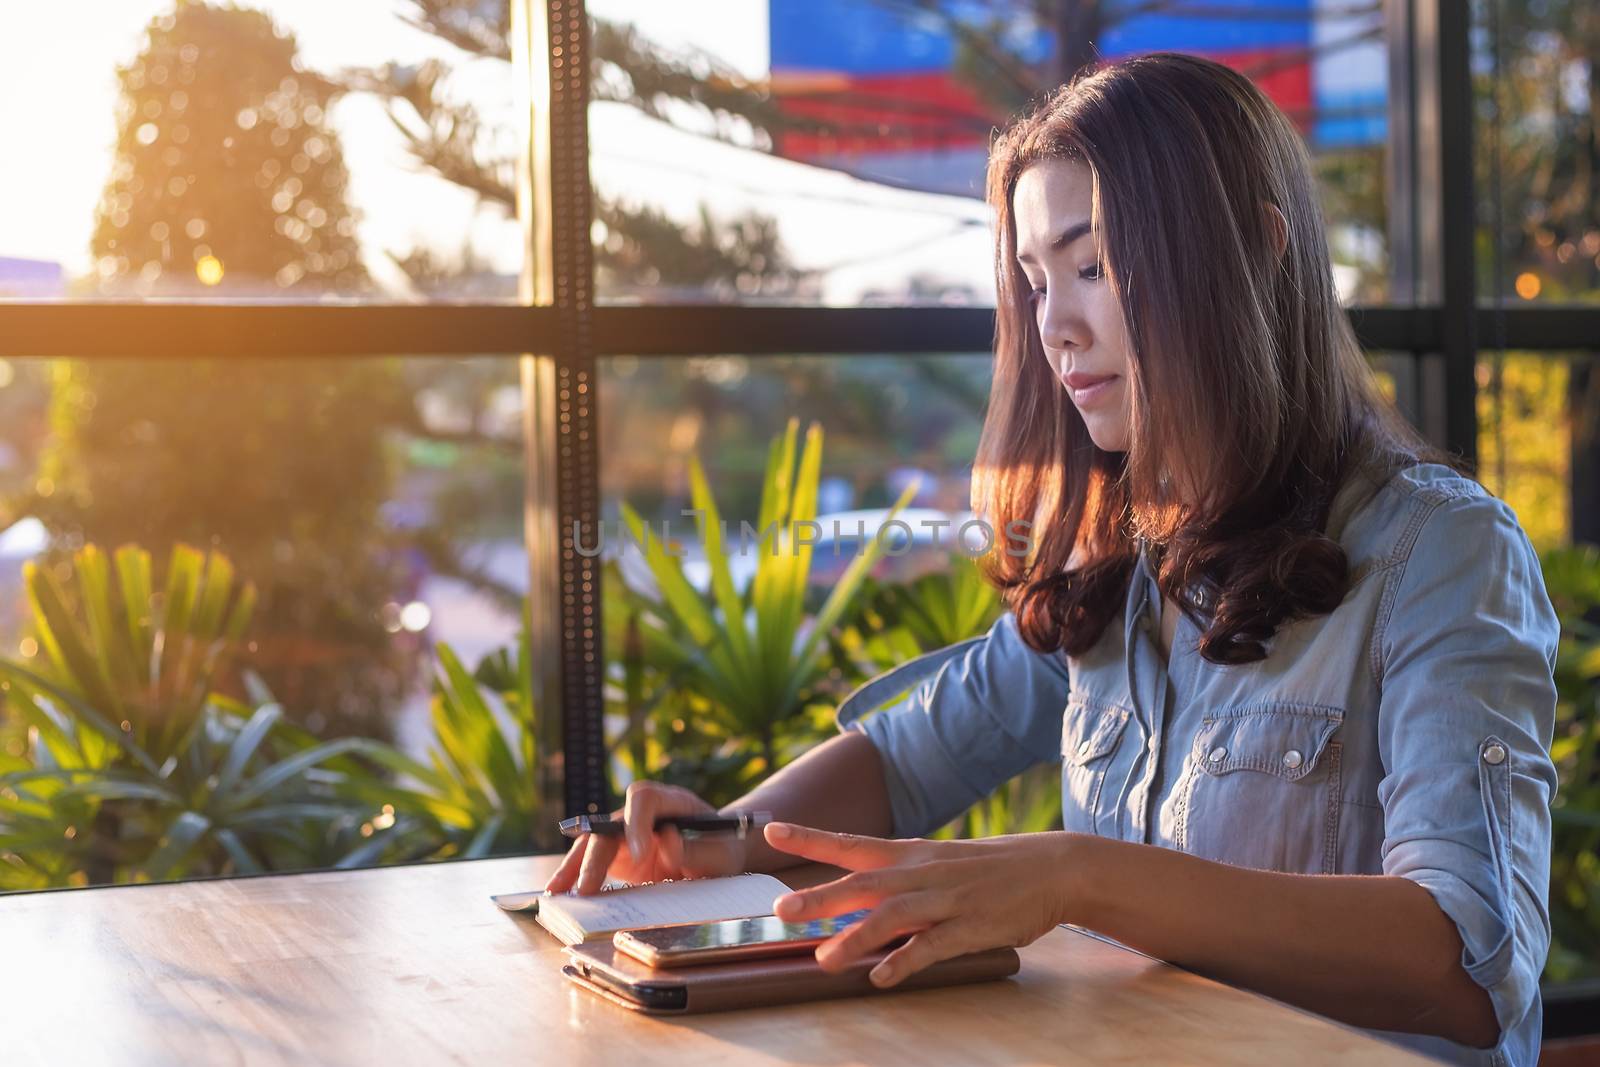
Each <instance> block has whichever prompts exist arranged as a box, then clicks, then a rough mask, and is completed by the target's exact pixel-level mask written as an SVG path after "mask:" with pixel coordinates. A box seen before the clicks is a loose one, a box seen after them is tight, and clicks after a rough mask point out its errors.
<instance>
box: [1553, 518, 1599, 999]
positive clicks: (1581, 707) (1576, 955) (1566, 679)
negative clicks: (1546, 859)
mask: <svg viewBox="0 0 1600 1067" xmlns="http://www.w3.org/2000/svg"><path fill="white" fill-rule="evenodd" d="M1543 563H1544V577H1545V584H1546V586H1547V588H1548V589H1549V592H1550V598H1551V600H1552V602H1553V603H1554V604H1555V606H1556V611H1557V613H1558V614H1559V615H1560V616H1561V648H1560V652H1559V654H1558V657H1557V660H1556V687H1557V692H1558V694H1559V703H1558V704H1557V708H1556V731H1555V741H1554V743H1553V744H1552V745H1551V747H1550V755H1551V757H1552V758H1553V759H1554V760H1555V763H1556V769H1557V771H1558V773H1559V775H1560V782H1561V784H1560V788H1559V791H1558V793H1557V795H1556V800H1555V804H1554V806H1553V807H1552V808H1551V812H1550V814H1551V817H1552V820H1553V823H1554V841H1553V844H1552V856H1551V865H1550V925H1551V929H1552V934H1553V944H1552V945H1551V949H1550V962H1549V965H1548V967H1547V970H1546V975H1547V977H1549V978H1551V979H1555V980H1567V979H1575V978H1600V547H1596V546H1594V545H1583V546H1578V547H1574V548H1563V549H1557V550H1554V551H1551V552H1547V553H1545V555H1544V557H1543Z"/></svg>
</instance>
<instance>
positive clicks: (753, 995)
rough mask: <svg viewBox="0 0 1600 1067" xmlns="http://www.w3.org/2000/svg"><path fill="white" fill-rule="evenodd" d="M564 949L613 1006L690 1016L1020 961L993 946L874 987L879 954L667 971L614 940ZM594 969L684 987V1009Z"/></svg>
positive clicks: (956, 975)
mask: <svg viewBox="0 0 1600 1067" xmlns="http://www.w3.org/2000/svg"><path fill="white" fill-rule="evenodd" d="M566 953H567V957H568V962H567V964H566V966H564V967H563V968H562V973H563V974H565V975H566V976H567V978H569V979H570V980H571V981H573V982H575V983H576V984H578V985H580V986H583V987H584V988H586V989H588V990H590V991H591V992H594V993H598V994H599V995H600V996H602V997H604V998H605V999H607V1000H609V1001H611V1002H613V1003H615V1004H620V1005H622V1006H623V1007H625V1008H629V1009H631V1010H633V1011H640V1012H646V1013H648V1014H652V1015H691V1014H696V1013H699V1012H709V1011H727V1010H730V1009H734V1008H754V1007H761V1006H763V1005H768V1004H793V1003H797V1002H800V1001H806V1000H827V999H829V998H832V997H851V996H865V995H870V994H877V993H893V992H896V991H899V990H903V989H930V988H934V987H936V986H946V985H959V984H962V983H967V982H985V981H992V980H994V979H997V978H1006V977H1009V976H1010V975H1013V974H1016V973H1017V971H1018V970H1019V969H1020V968H1021V966H1022V960H1021V958H1020V957H1018V955H1017V950H1016V949H1013V948H992V949H987V950H985V951H983V952H973V953H969V954H968V955H965V956H957V957H955V958H954V959H949V960H943V961H941V962H939V963H936V964H934V965H933V966H931V967H927V968H925V969H923V970H921V971H918V972H917V973H916V974H914V975H912V976H911V977H909V978H906V979H905V980H903V981H901V982H900V984H899V985H896V986H895V987H894V988H892V989H879V988H878V987H877V986H875V985H873V984H872V982H871V980H870V979H868V977H867V972H869V971H871V970H872V968H873V967H874V966H875V965H876V964H877V963H878V961H879V960H881V959H883V957H884V956H886V955H888V953H887V952H882V951H880V952H876V953H873V954H871V955H869V956H867V957H865V958H863V959H861V960H858V961H856V963H855V964H853V965H852V966H851V967H849V968H848V969H846V970H844V971H841V972H840V973H838V974H829V973H828V972H827V971H824V970H823V969H822V968H821V966H819V965H818V964H817V961H816V957H815V956H812V955H810V954H807V955H803V956H778V957H766V958H762V959H753V960H740V961H737V962H730V963H707V964H702V965H700V966H698V967H685V968H681V969H677V970H665V969H655V968H651V967H647V966H646V965H645V964H643V963H640V962H639V961H638V960H636V959H634V958H633V957H632V956H629V955H628V954H627V953H623V952H618V951H617V949H616V946H615V945H612V944H610V943H607V942H589V943H587V944H581V945H573V946H572V947H570V948H568V949H567V950H566ZM595 971H601V972H604V973H607V974H609V975H611V976H613V977H614V978H616V979H617V980H619V981H621V982H624V983H628V984H634V983H641V982H642V983H648V984H649V985H652V986H657V987H662V988H671V989H682V990H684V994H685V995H684V998H683V999H684V1003H683V1006H682V1007H680V1008H658V1007H652V1006H649V1005H646V1004H641V1003H640V1002H639V1001H637V1000H634V999H632V998H630V997H628V996H626V995H625V994H623V993H622V992H619V991H617V990H614V989H612V988H611V987H609V986H604V985H600V984H599V983H597V982H595V981H594V980H593V978H592V977H590V975H591V973H592V972H595Z"/></svg>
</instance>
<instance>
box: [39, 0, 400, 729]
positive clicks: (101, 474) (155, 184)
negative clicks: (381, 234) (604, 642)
mask: <svg viewBox="0 0 1600 1067" xmlns="http://www.w3.org/2000/svg"><path fill="white" fill-rule="evenodd" d="M118 79H119V83H120V86H121V97H120V102H119V111H118V115H117V120H118V124H117V141H116V150H115V156H114V162H113V166H112V171H111V174H110V176H109V179H108V181H107V183H106V187H105V191H104V194H103V196H102V198H101V202H100V207H99V210H98V212H97V215H96V225H95V229H94V235H93V239H92V252H93V254H94V256H95V260H96V263H97V268H98V285H99V287H100V294H101V295H103V296H107V297H119V298H129V297H145V296H161V297H175V296H193V295H197V294H200V293H205V294H207V295H211V296H226V297H230V298H241V297H243V298H258V297H261V296H272V297H279V298H281V297H285V296H287V297H291V298H293V299H297V300H315V299H318V298H319V297H321V296H323V295H325V294H327V293H351V292H359V291H361V290H362V289H363V288H364V287H365V286H366V284H367V278H366V271H365V268H364V267H363V266H362V263H361V258H360V249H359V247H358V244H357V241H356V235H355V221H356V219H355V215H354V213H353V211H352V209H351V207H350V205H349V204H348V202H347V187H348V183H349V176H348V173H347V171H346V168H345V164H344V160H343V155H342V151H341V147H340V143H339V138H338V135H337V134H336V133H335V132H334V130H333V128H332V126H331V124H330V120H329V117H328V110H329V107H330V106H331V100H332V94H333V87H332V86H331V85H330V84H329V83H327V82H326V81H324V80H322V79H320V78H318V77H317V76H315V75H313V74H310V73H308V72H306V71H305V70H303V69H301V67H300V66H299V64H298V61H297V55H296V45H295V42H294V40H293V38H291V37H288V36H285V35H283V34H281V33H279V32H278V31H277V29H276V28H275V27H274V25H273V23H272V20H271V19H270V18H269V17H268V16H267V15H265V14H264V13H262V12H259V11H253V10H248V9H244V8H236V7H232V6H220V5H216V6H214V5H211V4H207V3H203V2H199V0H180V2H178V3H177V4H176V6H175V7H174V9H173V10H172V12H171V13H170V14H168V15H165V16H163V17H161V18H158V19H156V20H154V21H152V22H151V23H150V25H149V26H148V27H147V30H146V34H145V40H144V44H143V48H142V50H141V51H140V53H139V54H138V55H137V56H136V57H135V58H134V59H133V60H132V62H130V63H129V64H128V65H127V66H125V67H123V68H122V69H121V70H119V71H118ZM293 355H295V354H294V353H285V357H290V356H293ZM397 367H398V363H397V361H394V360H353V361H341V362H339V363H337V364H328V363H308V362H305V361H304V360H301V359H295V358H273V359H251V360H246V359H239V358H229V357H226V356H224V355H221V354H219V355H218V356H217V357H216V358H211V359H187V360H92V361H75V362H69V361H61V362H58V363H55V364H54V365H53V366H52V368H51V371H52V373H51V400H50V411H49V437H48V439H47V441H46V443H45V446H44V448H43V450H42V455H41V457H40V460H39V469H38V477H37V478H36V480H35V482H34V484H33V486H32V492H31V493H29V494H27V496H26V497H25V498H23V499H21V500H18V501H16V502H14V505H13V507H14V510H15V511H16V513H18V514H31V515H34V516H37V517H38V518H39V519H41V520H42V521H43V522H44V523H45V525H46V526H47V527H48V529H49V531H50V534H51V539H52V547H53V549H54V553H55V557H54V558H62V557H63V556H64V555H65V554H66V553H70V552H71V551H72V550H73V549H75V548H78V547H81V546H82V545H85V544H88V543H91V542H92V543H97V544H103V545H117V544H125V543H135V544H139V545H143V546H144V547H146V548H147V549H149V550H151V551H153V552H156V553H158V554H164V553H165V552H166V551H168V550H169V549H170V548H171V547H172V546H173V545H176V544H179V543H189V544H195V545H202V546H206V547H209V548H216V549H218V550H220V551H222V552H225V553H227V554H228V556H229V557H230V558H231V559H232V560H233V561H234V563H235V564H236V565H237V566H239V567H240V568H241V569H242V570H243V571H244V572H245V573H247V574H249V575H250V577H251V579H252V580H253V581H254V582H255V584H256V588H257V589H258V590H259V593H260V603H259V604H258V605H257V611H256V629H255V632H254V633H253V637H254V638H255V641H254V644H253V645H252V646H251V647H248V648H244V649H240V650H239V651H238V659H239V661H240V663H241V665H242V666H247V667H251V668H253V669H254V670H256V671H257V672H258V673H260V674H261V675H262V676H263V677H264V678H265V679H266V680H267V682H268V684H269V685H270V686H271V687H272V688H273V690H274V691H275V692H276V693H277V694H278V695H279V697H280V698H281V699H282V701H283V702H284V704H285V706H286V707H287V708H288V709H289V710H290V711H291V712H292V713H294V716H295V718H296V719H297V720H300V721H302V722H304V723H306V724H308V725H309V726H311V727H312V728H313V729H316V730H319V731H320V730H326V729H329V728H342V729H344V730H354V731H357V732H361V733H365V734H368V735H371V736H384V735H385V733H386V732H387V728H388V721H389V716H388V714H387V712H388V709H389V708H390V707H391V706H392V705H393V703H394V702H395V701H396V700H397V699H398V698H399V697H400V695H401V694H402V693H403V692H405V691H406V690H407V689H408V688H409V686H410V683H411V681H412V679H413V677H414V671H415V669H416V663H415V661H416V653H415V650H414V649H412V648H408V647H407V646H406V645H405V644H404V643H403V642H399V641H396V640H394V639H393V638H392V637H391V635H390V634H389V633H388V632H386V631H385V629H384V626H383V622H382V620H381V618H380V615H379V609H380V608H381V607H382V605H384V604H385V603H386V602H388V601H390V600H391V599H393V598H394V597H395V595H397V593H398V592H399V591H400V589H401V587H402V585H403V575H402V573H401V571H400V567H399V561H398V550H397V547H396V546H394V545H392V543H391V544H389V545H388V546H387V547H388V548H389V550H388V551H385V550H384V549H385V547H386V541H385V532H386V531H385V529H384V526H383V525H382V524H381V523H380V522H379V519H378V510H377V509H378V506H379V505H380V504H381V503H382V502H383V501H384V500H385V499H386V498H387V496H388V490H389V483H390V471H389V457H388V456H387V454H386V451H385V441H384V435H383V430H384V428H385V427H386V426H388V425H392V424H403V423H405V422H406V421H408V419H409V418H410V411H411V399H410V396H409V393H408V391H406V390H404V389H403V388H402V387H401V385H400V379H399V377H398V375H397ZM232 688H233V692H234V695H236V696H239V695H242V691H241V690H240V689H239V688H238V687H237V686H234V687H232Z"/></svg>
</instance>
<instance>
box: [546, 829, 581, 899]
mask: <svg viewBox="0 0 1600 1067" xmlns="http://www.w3.org/2000/svg"><path fill="white" fill-rule="evenodd" d="M589 836H590V835H588V834H579V835H578V839H577V840H576V841H574V842H573V843H572V847H571V848H569V849H567V854H566V855H565V856H563V857H562V859H561V866H559V867H557V868H556V873H554V874H552V875H551V876H550V880H549V881H548V882H546V883H545V884H544V888H545V892H547V893H565V892H566V891H567V890H569V889H571V888H572V883H574V882H576V881H577V880H578V869H579V865H580V864H582V863H583V852H584V846H585V845H587V844H588V843H589Z"/></svg>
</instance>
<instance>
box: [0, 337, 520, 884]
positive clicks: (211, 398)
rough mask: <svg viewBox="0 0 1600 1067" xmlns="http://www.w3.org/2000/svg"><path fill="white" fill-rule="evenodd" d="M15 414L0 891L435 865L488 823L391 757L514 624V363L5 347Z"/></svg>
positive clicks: (424, 731)
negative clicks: (59, 772) (67, 789)
mask: <svg viewBox="0 0 1600 1067" xmlns="http://www.w3.org/2000/svg"><path fill="white" fill-rule="evenodd" d="M0 413H3V415H4V418H0V492H3V494H4V496H3V498H0V499H3V500H4V501H5V504H6V511H5V512H4V514H3V515H0V608H3V612H0V685H3V686H4V689H3V691H0V889H21V888H37V887H41V886H46V885H71V884H86V883H90V882H103V881H132V880H139V879H143V878H151V879H162V878H178V877H189V876H199V875H205V874H226V873H242V872H246V871H249V870H252V869H267V870H270V869H291V868H304V867H317V866H327V865H331V864H334V863H339V862H346V863H352V864H366V863H375V862H390V861H397V860H403V859H419V858H428V857H444V856H450V855H455V854H459V852H460V851H461V849H462V848H463V847H464V845H465V842H466V841H467V840H470V833H471V827H472V826H473V825H478V826H481V825H482V824H483V823H485V822H487V821H488V819H489V818H491V817H492V816H493V815H495V812H492V811H487V810H477V811H471V810H469V809H470V808H471V805H470V804H469V805H468V808H467V809H463V810H462V811H461V812H460V813H459V816H461V817H457V816H452V817H451V819H448V820H447V819H444V818H443V817H442V813H443V812H444V811H445V810H446V809H445V808H440V807H437V806H435V805H434V803H433V802H432V801H430V796H432V797H433V799H434V801H436V800H437V799H438V794H440V793H441V792H448V789H447V787H446V785H445V783H444V782H443V781H434V780H433V779H431V778H427V777H416V778H413V777H410V776H409V775H407V774H403V773H399V769H400V767H401V764H402V762H403V760H402V756H406V757H410V758H414V759H418V760H421V761H423V763H424V765H426V764H428V763H429V761H430V757H431V754H432V753H433V752H434V751H436V750H438V749H440V747H441V744H442V741H441V739H440V736H439V735H438V733H437V732H436V726H435V722H434V719H433V715H432V714H431V713H430V693H431V692H432V689H433V685H432V683H433V679H434V676H435V674H436V671H437V667H438V665H439V664H440V663H443V662H445V659H446V657H445V652H444V649H445V648H446V647H447V646H448V647H449V648H450V649H451V650H452V651H453V652H454V654H455V656H456V657H457V658H458V659H459V660H460V661H461V662H462V663H463V664H464V665H465V667H466V669H467V670H469V671H470V670H472V669H474V668H475V667H477V666H478V665H479V664H480V662H481V661H483V660H484V658H485V657H486V656H488V655H489V654H490V653H493V652H496V651H498V650H500V649H503V648H505V647H507V646H509V645H514V644H515V642H516V638H517V634H518V631H519V630H520V605H521V603H522V599H523V596H524V594H525V592H526V590H527V556H526V553H525V551H524V547H523V541H522V522H521V515H522V503H521V500H522V477H523V476H522V470H523V464H522V430H521V392H520V384H519V374H518V360H517V359H516V358H515V357H504V356H492V357H473V358H467V359H455V358H421V359H408V360H395V359H371V360H352V361H341V362H335V361H313V360H309V359H303V360H295V359H281V360H183V361H138V362H135V361H110V360H99V361H66V360H57V361H45V360H19V361H10V362H4V361H0ZM224 561H225V562H224ZM247 587H248V589H249V590H252V591H250V592H247ZM491 665H492V664H491ZM24 672H26V673H24ZM504 676H505V671H504V669H499V670H498V672H497V673H496V672H490V673H485V674H482V675H481V677H482V679H484V680H483V681H482V682H481V685H480V688H481V689H482V690H483V691H484V692H485V693H486V694H487V696H486V699H487V700H488V702H489V704H490V705H491V706H494V707H500V706H501V705H502V704H503V703H504V701H503V700H502V699H501V698H500V697H499V696H497V695H496V694H497V693H498V692H499V691H500V688H501V687H502V686H503V685H504ZM511 688H513V689H514V688H515V686H514V685H513V686H512V687H511ZM63 692H67V693H75V694H78V695H79V696H80V697H81V704H80V703H77V702H74V701H71V700H69V699H67V698H66V697H65V696H63V695H61V694H62V693H63ZM274 709H276V710H274ZM474 713H475V712H474V710H473V709H470V708H468V709H467V711H466V714H468V716H469V720H470V718H471V715H472V714H474ZM274 720H275V724H273V723H274ZM246 722H251V723H255V724H256V725H257V726H258V727H261V728H262V729H265V731H266V732H265V733H264V734H263V735H262V736H260V737H255V736H254V735H253V734H252V733H251V732H249V731H246V730H245V728H244V724H245V723H246ZM476 723H477V725H482V726H487V727H488V728H490V729H497V730H504V731H506V732H507V733H508V734H509V733H510V732H512V731H514V730H515V729H517V727H516V726H515V725H513V724H512V723H511V722H510V721H509V720H502V721H498V722H487V721H485V720H484V719H483V718H482V716H481V715H480V716H479V718H478V719H477V720H476ZM269 725H270V729H266V728H267V727H268V726H269ZM253 738H254V739H253ZM487 738H488V733H487V731H485V732H483V733H482V734H481V735H480V736H479V738H478V740H477V741H469V742H468V743H467V748H466V749H465V750H463V751H464V752H465V753H466V755H465V758H466V759H467V760H468V761H469V762H471V761H483V763H484V766H485V767H486V768H487V766H488V763H487V757H486V752H487V749H485V748H483V743H484V742H486V740H487ZM350 739H361V740H359V741H352V740H350ZM319 740H320V741H331V742H338V744H339V745H340V746H341V747H339V748H337V749H335V750H331V751H329V752H328V753H327V754H326V755H325V757H324V758H322V759H319V760H315V761H313V765H312V766H310V767H309V768H307V769H304V770H303V771H302V772H300V773H296V774H293V775H290V776H289V777H288V778H287V779H286V780H284V781H282V782H280V783H279V784H278V785H276V786H273V787H271V788H263V789H262V790H261V791H260V792H259V793H255V794H252V793H251V791H250V790H251V788H252V787H251V783H252V782H259V781H261V779H260V778H259V776H260V775H261V774H263V773H264V772H265V771H266V770H267V769H268V768H269V767H270V766H272V765H274V764H275V763H278V762H279V761H282V760H285V759H288V758H290V757H291V756H292V755H293V754H294V753H296V752H298V751H300V750H302V749H304V748H307V747H309V746H310V745H312V744H313V743H315V742H316V741H319ZM119 745H121V746H123V747H120V748H119ZM251 745H256V746H257V747H255V748H254V749H252V748H251V747H250V746H251ZM512 749H513V751H519V749H518V748H517V746H516V745H512ZM230 753H237V754H238V756H237V760H240V761H242V762H236V763H235V764H234V766H235V771H236V772H237V773H231V772H229V771H227V770H226V768H227V767H228V766H229V765H230V764H229V760H230ZM252 753H253V754H252ZM50 767H58V768H63V769H65V770H68V771H72V772H73V774H72V776H71V778H72V781H71V784H73V786H74V788H75V789H76V790H77V791H79V793H80V794H81V795H80V796H78V798H77V799H76V800H74V801H72V802H70V803H69V802H67V801H66V800H65V799H64V798H63V797H62V796H61V795H60V790H61V788H62V787H63V784H64V783H63V782H62V781H60V780H59V778H51V777H50V776H49V775H48V774H46V773H45V772H46V771H47V770H48V769H49V768H50ZM489 773H493V772H492V771H489ZM508 777H515V778H517V781H518V789H517V792H516V793H515V795H518V796H522V795H526V792H525V791H524V790H523V788H522V785H523V784H525V783H524V777H525V771H524V769H522V768H517V769H516V770H515V774H514V775H508ZM119 782H120V783H130V782H131V783H133V784H132V785H124V786H122V787H119V786H118V785H117V783H119ZM219 782H220V784H219ZM117 788H123V793H117V792H116V791H115V790H116V789H117ZM497 788H499V787H497ZM130 791H131V792H130ZM230 792H231V793H233V794H234V796H233V797H227V796H225V795H222V794H227V793H230ZM124 793H125V794H126V795H123V794H124ZM501 795H502V796H505V797H507V798H508V800H507V803H508V804H509V803H510V800H509V798H510V797H511V796H512V795H513V794H511V793H502V794H501ZM163 797H165V799H162V798H163ZM19 798H20V799H19ZM460 801H461V798H460V797H459V796H457V797H456V799H455V800H453V801H451V802H450V803H451V804H457V803H459V802H460ZM186 811H187V812H192V813H195V814H194V819H191V820H188V824H189V828H190V829H193V830H194V831H195V833H196V834H197V835H198V836H197V837H196V839H195V841H194V843H193V846H192V847H191V848H190V849H189V850H188V851H185V852H183V853H182V854H180V855H172V854H164V853H161V852H160V850H159V849H158V848H157V847H156V846H157V843H158V842H159V840H160V839H161V838H162V837H163V836H164V835H170V834H171V833H173V832H177V831H179V830H182V829H183V828H184V827H183V826H182V825H179V824H178V823H176V822H175V821H174V820H177V819H178V818H179V817H180V816H182V814H183V813H184V812H186ZM510 815H511V817H510V819H509V820H508V825H507V826H506V829H505V830H504V832H503V836H502V837H500V838H497V839H496V843H495V847H496V848H497V849H513V848H522V847H526V845H525V843H526V842H527V841H528V840H529V838H528V837H527V836H526V830H527V826H528V819H530V818H532V817H533V815H534V813H532V812H527V811H516V812H512V813H510ZM202 818H203V819H204V820H205V825H203V826H202V825H200V823H199V821H198V820H200V819H202ZM41 820H43V822H42V823H41ZM452 822H453V823H454V825H452ZM56 823H60V825H56ZM69 831H70V832H69ZM41 834H42V836H41ZM63 835H65V836H63ZM463 835H468V836H465V837H464V836H463ZM519 835H520V836H519ZM113 838H114V840H113Z"/></svg>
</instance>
